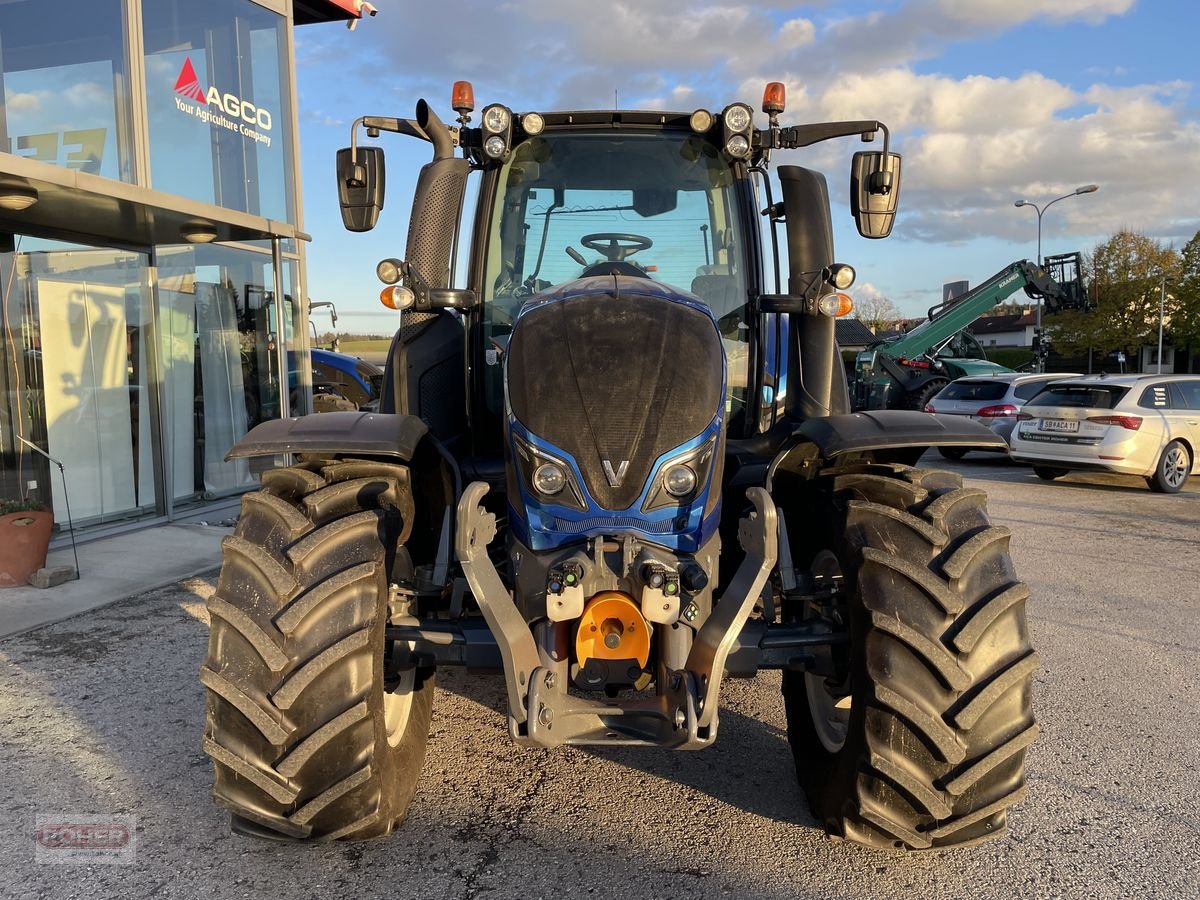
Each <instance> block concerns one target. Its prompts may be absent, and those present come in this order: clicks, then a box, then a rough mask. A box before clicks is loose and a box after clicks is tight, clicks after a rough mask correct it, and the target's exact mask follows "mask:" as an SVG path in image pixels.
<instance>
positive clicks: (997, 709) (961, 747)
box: [783, 466, 1039, 850]
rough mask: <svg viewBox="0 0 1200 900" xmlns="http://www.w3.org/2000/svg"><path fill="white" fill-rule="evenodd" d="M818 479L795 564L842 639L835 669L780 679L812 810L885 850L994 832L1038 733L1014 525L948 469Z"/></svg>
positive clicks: (977, 838) (1016, 793)
mask: <svg viewBox="0 0 1200 900" xmlns="http://www.w3.org/2000/svg"><path fill="white" fill-rule="evenodd" d="M817 488H818V499H817V508H818V510H819V512H818V514H817V516H816V517H815V519H814V520H813V526H812V528H811V529H810V530H809V531H808V532H807V535H808V536H810V537H811V538H812V539H813V540H814V542H815V546H814V545H810V547H809V556H808V558H807V560H804V562H805V563H806V564H807V565H808V566H809V568H810V569H811V570H812V572H813V574H814V576H815V577H816V578H817V582H818V584H821V583H824V584H825V585H826V586H829V587H833V588H834V589H835V594H834V597H835V604H834V605H835V610H836V611H835V612H834V613H833V617H834V619H835V620H836V619H837V618H841V619H842V621H843V623H845V625H846V629H847V631H848V638H849V643H848V645H844V647H843V649H842V650H841V651H837V650H835V652H834V655H833V663H834V669H835V670H837V671H836V672H835V675H834V676H833V677H830V678H825V677H821V676H818V675H814V674H812V673H805V672H785V673H784V680H783V694H784V700H785V704H786V710H787V721H788V740H789V742H790V743H791V746H792V752H793V754H794V756H795V762H796V770H797V775H798V776H799V779H800V781H801V783H802V784H803V786H804V789H805V791H806V793H807V795H808V798H809V802H810V805H811V807H812V810H813V813H814V815H815V816H816V817H817V819H818V821H820V822H821V823H822V824H823V825H824V827H825V829H826V831H827V832H828V833H829V834H830V836H832V837H835V838H841V839H845V840H848V841H852V842H855V843H858V844H863V845H866V846H869V847H874V848H879V849H896V850H924V849H933V848H946V847H961V846H968V845H972V844H976V843H979V842H981V841H984V840H988V839H990V838H994V837H996V836H998V835H1000V834H1002V833H1003V832H1004V831H1005V829H1006V827H1007V815H1008V809H1009V807H1011V806H1012V805H1013V804H1015V803H1017V802H1018V801H1019V800H1021V799H1022V797H1024V796H1025V792H1026V787H1025V772H1024V763H1025V752H1026V748H1028V747H1029V745H1030V744H1031V743H1033V741H1034V739H1035V738H1036V737H1037V734H1038V726H1037V725H1036V724H1035V723H1034V719H1033V714H1032V711H1031V693H1032V691H1031V682H1032V679H1033V673H1034V672H1035V671H1037V669H1038V666H1039V661H1038V657H1037V655H1036V654H1035V653H1034V651H1033V649H1032V648H1031V647H1030V643H1029V634H1028V630H1027V628H1026V624H1025V600H1026V598H1027V597H1028V595H1029V591H1028V589H1027V588H1026V587H1025V586H1024V585H1023V584H1021V583H1020V582H1019V581H1017V580H1016V578H1015V576H1014V572H1013V566H1012V561H1011V559H1010V557H1009V552H1008V545H1009V532H1008V529H1006V528H1003V527H999V526H992V525H990V524H989V522H988V518H987V514H986V512H985V509H984V502H985V498H984V495H983V492H982V491H978V490H972V489H964V488H963V487H962V482H961V479H960V478H959V477H958V476H957V475H954V474H952V473H949V472H935V471H928V472H923V471H920V470H916V469H909V468H907V467H903V466H887V467H885V466H864V467H860V468H858V469H857V470H850V469H847V470H843V471H842V472H841V473H834V475H833V476H832V477H828V478H823V479H821V481H820V482H819V483H818V486H817ZM822 538H823V540H822ZM797 549H798V550H799V551H800V552H801V553H803V552H804V548H802V547H798V548H797ZM797 561H798V562H801V561H802V560H801V558H800V557H799V556H798V557H797ZM835 647H836V645H835Z"/></svg>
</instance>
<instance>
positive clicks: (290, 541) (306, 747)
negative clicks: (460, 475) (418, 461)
mask: <svg viewBox="0 0 1200 900" xmlns="http://www.w3.org/2000/svg"><path fill="white" fill-rule="evenodd" d="M412 516H413V500H412V493H411V489H410V486H409V473H408V470H407V468H405V467H404V466H399V465H390V464H386V463H376V462H366V461H355V460H346V461H332V460H325V461H318V462H311V463H303V464H301V465H297V466H293V467H291V468H284V469H275V470H272V471H269V472H266V473H265V474H264V475H263V478H262V490H260V491H257V492H255V493H252V494H247V495H246V496H245V497H244V498H243V500H242V510H241V517H240V519H239V520H238V525H237V528H236V529H235V531H234V533H233V535H232V536H230V537H227V538H226V539H225V541H224V545H223V564H222V568H221V576H220V580H219V582H218V585H217V590H216V592H215V593H214V594H213V596H212V599H211V600H209V602H208V611H209V614H210V617H211V628H210V632H209V634H210V636H209V644H208V656H207V657H206V658H205V661H204V665H203V666H202V667H201V669H200V681H201V682H202V683H203V684H204V686H205V688H206V689H207V690H206V694H207V718H206V726H205V732H204V751H205V752H206V753H207V754H208V755H209V756H211V757H212V759H213V763H214V768H215V779H214V785H213V795H214V798H215V800H216V801H217V803H218V804H220V805H222V806H225V807H227V808H228V809H229V810H230V811H231V812H232V813H233V825H234V829H235V830H236V831H240V832H243V833H251V834H256V835H258V836H261V837H274V838H279V839H295V840H317V839H323V840H332V839H336V838H349V839H356V838H367V837H373V836H376V835H382V834H387V833H388V832H390V831H391V830H392V829H393V828H394V827H395V826H396V825H397V824H398V823H399V822H400V821H401V820H402V819H403V818H404V815H405V813H406V811H407V809H408V805H409V803H410V801H411V800H412V796H413V793H414V791H415V790H416V783H417V778H418V776H419V775H420V771H421V765H422V762H423V760H424V757H425V744H426V741H427V739H428V734H429V719H430V713H431V709H432V703H433V690H434V688H433V671H432V669H428V668H421V667H418V666H417V665H415V664H414V663H413V662H412V661H409V662H408V663H407V664H405V662H404V661H403V658H402V657H400V658H399V659H400V662H399V663H393V662H390V661H389V660H388V654H387V652H386V651H387V643H386V641H385V632H384V629H385V625H386V623H387V617H388V589H389V587H388V586H389V581H390V579H391V575H390V573H392V572H393V571H395V570H394V569H393V566H394V565H395V566H396V567H397V568H398V569H400V570H403V569H404V567H405V565H406V564H407V563H408V560H407V554H406V551H405V550H404V549H403V541H404V540H405V538H406V537H407V532H408V531H409V530H410V529H411V524H412Z"/></svg>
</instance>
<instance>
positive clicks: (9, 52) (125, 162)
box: [0, 0, 133, 181]
mask: <svg viewBox="0 0 1200 900" xmlns="http://www.w3.org/2000/svg"><path fill="white" fill-rule="evenodd" d="M122 6H123V4H122V2H121V0H56V2H54V3H52V4H48V3H45V2H42V0H15V2H14V0H10V2H3V3H0V97H2V99H3V103H0V151H2V152H7V153H14V154H16V155H17V156H23V157H27V158H30V159H36V160H38V161H40V162H46V163H50V164H52V165H58V166H64V167H66V168H68V169H77V170H79V171H81V172H87V173H88V174H91V175H103V176H104V177H106V178H113V179H119V180H122V181H132V180H133V174H132V172H133V170H132V161H131V151H130V146H131V142H130V124H129V120H130V107H129V74H128V71H127V69H126V65H125V57H126V54H125V44H124V13H123V11H122Z"/></svg>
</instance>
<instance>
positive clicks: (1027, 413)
mask: <svg viewBox="0 0 1200 900" xmlns="http://www.w3.org/2000/svg"><path fill="white" fill-rule="evenodd" d="M1017 420H1018V421H1017V427H1016V429H1015V430H1014V431H1013V434H1012V439H1011V446H1012V458H1013V459H1015V460H1017V461H1018V462H1024V463H1031V464H1032V465H1033V471H1034V473H1035V474H1036V475H1037V476H1038V477H1039V478H1044V479H1046V480H1048V481H1049V480H1053V479H1055V478H1059V477H1061V476H1063V475H1066V474H1067V473H1068V472H1071V471H1074V470H1093V471H1103V472H1115V473H1117V474H1120V475H1140V476H1142V477H1144V478H1145V479H1146V482H1147V484H1149V485H1150V488H1151V490H1155V491H1162V492H1165V493H1175V492H1176V491H1178V490H1180V489H1181V488H1182V487H1183V486H1184V484H1185V483H1186V482H1187V480H1188V475H1190V474H1192V473H1200V375H1113V376H1108V375H1089V376H1086V377H1083V378H1069V379H1065V380H1062V381H1056V382H1053V383H1052V384H1050V385H1048V386H1047V387H1046V389H1045V390H1043V391H1042V392H1041V393H1040V394H1038V395H1037V396H1036V397H1034V398H1033V399H1031V400H1030V401H1029V402H1028V403H1026V404H1025V406H1024V407H1023V408H1022V410H1021V412H1020V414H1019V415H1018V416H1017Z"/></svg>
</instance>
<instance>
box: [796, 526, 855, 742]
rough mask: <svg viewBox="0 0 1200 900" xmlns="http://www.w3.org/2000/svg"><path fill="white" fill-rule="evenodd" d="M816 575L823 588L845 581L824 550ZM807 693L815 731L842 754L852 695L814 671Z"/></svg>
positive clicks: (807, 675)
mask: <svg viewBox="0 0 1200 900" xmlns="http://www.w3.org/2000/svg"><path fill="white" fill-rule="evenodd" d="M812 573H813V576H814V578H815V580H816V583H817V587H818V588H820V587H822V586H823V585H831V584H834V583H836V582H837V581H839V580H841V578H842V567H841V565H840V564H839V563H838V561H837V557H836V556H834V555H833V554H832V553H830V552H829V551H828V550H822V551H821V552H820V553H818V554H817V556H816V558H815V559H814V560H813V565H812ZM808 612H811V611H808ZM804 691H805V693H806V694H807V696H808V710H809V713H810V714H811V716H812V723H813V730H814V731H815V732H816V733H817V739H818V740H819V741H820V742H821V746H822V747H824V748H825V749H826V750H827V751H828V752H830V753H837V752H839V751H840V750H841V749H842V747H844V746H845V744H846V734H847V732H848V731H849V728H850V708H851V704H852V699H851V695H850V694H849V693H846V694H841V693H835V692H834V691H833V690H831V686H830V684H829V680H828V679H827V678H825V677H824V676H823V675H817V674H814V673H812V672H805V673H804Z"/></svg>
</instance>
